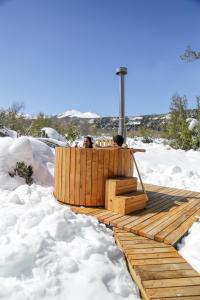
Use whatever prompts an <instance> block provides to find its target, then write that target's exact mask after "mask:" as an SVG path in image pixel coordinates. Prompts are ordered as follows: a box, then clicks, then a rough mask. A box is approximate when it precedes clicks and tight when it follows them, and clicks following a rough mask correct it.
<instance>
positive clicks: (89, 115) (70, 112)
mask: <svg viewBox="0 0 200 300" xmlns="http://www.w3.org/2000/svg"><path fill="white" fill-rule="evenodd" d="M57 117H58V118H60V119H61V118H64V117H70V118H73V117H76V118H85V119H96V118H100V116H99V115H97V114H96V113H92V112H84V113H82V112H80V111H78V110H74V109H72V110H67V111H66V112H64V113H63V114H59V115H58V116H57Z"/></svg>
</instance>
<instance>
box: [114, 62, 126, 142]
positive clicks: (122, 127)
mask: <svg viewBox="0 0 200 300" xmlns="http://www.w3.org/2000/svg"><path fill="white" fill-rule="evenodd" d="M127 73H128V70H127V68H125V67H120V68H117V70H116V75H119V128H118V134H120V135H122V136H123V138H124V142H126V128H125V97H124V76H125V75H126V74H127Z"/></svg>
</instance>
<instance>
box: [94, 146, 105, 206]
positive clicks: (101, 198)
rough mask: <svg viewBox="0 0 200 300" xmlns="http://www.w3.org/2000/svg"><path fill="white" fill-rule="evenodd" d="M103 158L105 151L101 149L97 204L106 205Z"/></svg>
mask: <svg viewBox="0 0 200 300" xmlns="http://www.w3.org/2000/svg"><path fill="white" fill-rule="evenodd" d="M103 159H104V155H103V151H99V156H98V168H97V178H98V181H97V201H96V202H97V205H102V206H104V202H105V195H104V194H103V191H104V189H103V186H104V185H105V184H104V181H103Z"/></svg>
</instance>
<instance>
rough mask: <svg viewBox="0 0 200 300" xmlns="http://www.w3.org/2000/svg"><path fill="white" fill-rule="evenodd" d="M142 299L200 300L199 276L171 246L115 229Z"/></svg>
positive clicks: (118, 242) (117, 239) (116, 237)
mask: <svg viewBox="0 0 200 300" xmlns="http://www.w3.org/2000/svg"><path fill="white" fill-rule="evenodd" d="M114 236H115V240H116V242H117V244H118V245H119V247H120V248H121V249H122V251H123V252H124V254H125V256H126V259H127V262H128V267H129V271H130V274H131V276H132V277H133V279H134V281H135V282H136V283H137V285H138V287H139V288H140V291H141V294H142V297H143V299H145V300H149V299H154V300H158V299H161V300H164V299H169V300H173V299H182V300H197V299H198V300H199V299H200V275H199V274H198V273H197V272H196V271H195V270H194V269H192V267H191V266H190V265H189V264H188V263H187V262H186V261H185V260H184V259H183V258H182V257H181V256H180V255H179V253H178V252H177V251H176V249H175V248H174V247H172V246H171V245H166V244H164V243H159V242H156V241H153V240H149V239H148V238H145V237H141V236H137V235H135V234H134V233H130V232H126V231H124V230H121V229H118V228H114Z"/></svg>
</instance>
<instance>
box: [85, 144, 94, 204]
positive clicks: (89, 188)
mask: <svg viewBox="0 0 200 300" xmlns="http://www.w3.org/2000/svg"><path fill="white" fill-rule="evenodd" d="M85 150H86V203H85V205H86V206H87V205H88V206H91V192H92V181H91V179H92V176H91V175H92V151H91V149H85Z"/></svg>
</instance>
